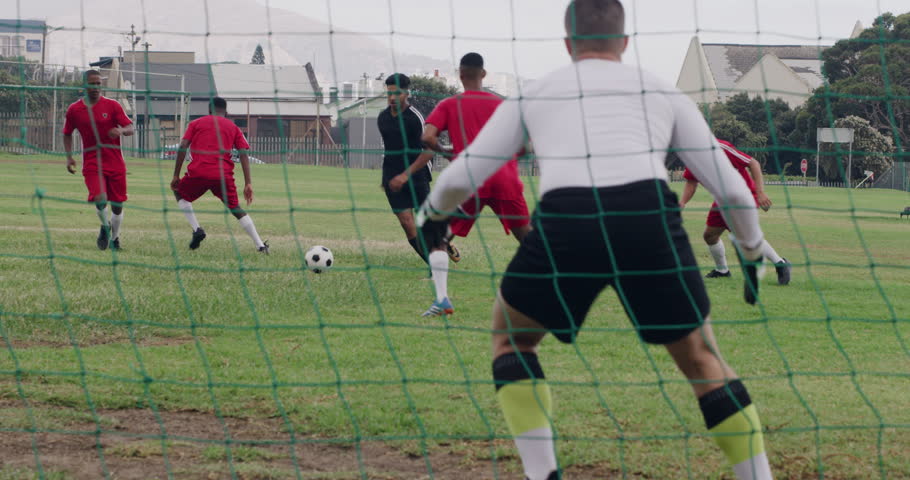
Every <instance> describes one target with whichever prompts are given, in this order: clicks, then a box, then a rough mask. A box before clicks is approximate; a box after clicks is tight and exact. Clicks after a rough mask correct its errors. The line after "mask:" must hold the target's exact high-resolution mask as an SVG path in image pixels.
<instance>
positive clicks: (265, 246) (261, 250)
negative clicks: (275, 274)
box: [256, 242, 269, 255]
mask: <svg viewBox="0 0 910 480" xmlns="http://www.w3.org/2000/svg"><path fill="white" fill-rule="evenodd" d="M256 251H257V252H259V253H264V254H266V255H268V254H269V242H262V246H261V247H259V249H258V250H256Z"/></svg>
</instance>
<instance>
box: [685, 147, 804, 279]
mask: <svg viewBox="0 0 910 480" xmlns="http://www.w3.org/2000/svg"><path fill="white" fill-rule="evenodd" d="M717 141H718V142H719V143H720V147H721V148H722V149H723V150H724V153H725V154H727V158H728V159H730V163H732V164H733V167H735V168H736V171H738V172H739V174H740V175H742V177H743V179H744V180H745V181H746V186H748V187H749V190H751V191H752V195H753V196H754V197H755V203H756V204H757V205H758V206H759V207H761V209H762V210H764V211H766V212H767V211H768V209H769V208H771V199H770V198H768V195H766V194H765V191H764V178H763V177H762V173H761V165H759V163H758V162H757V161H755V159H754V158H752V157H750V156H749V155H746V154H745V153H743V152H741V151H739V150H737V149H736V147H734V146H733V144H731V143H730V142H727V141H725V140H721V139H718V140H717ZM683 178H685V179H686V186H685V187H684V188H683V193H682V198H680V200H679V206H680V207H682V208H685V206H686V204H687V203H689V200H691V199H692V196H693V195H695V190H696V189H697V188H698V179H697V178H695V175H693V174H692V172H691V171H689V169H688V168H687V169H686V170H685V172H683ZM705 223H706V225H707V226H706V227H705V233H704V239H705V243H707V244H708V250H709V251H710V252H711V256H712V257H714V265H715V267H714V270H711V271H710V272H709V273H708V274H707V275H706V277H707V278H723V277H729V276H730V269H729V268H728V267H727V253H726V250H725V248H724V242H723V240H721V239H720V237H721V235H723V234H724V231H725V230H730V227H728V226H727V222H725V221H724V217H723V215H721V212H720V210H719V209H718V208H717V202H714V203H713V204H711V211H710V212H708V220H707V222H705ZM762 253H763V254H764V256H765V258H767V259H768V260H770V261H771V263H773V264H774V268H775V270H776V271H777V283H778V284H780V285H787V284H789V283H790V270H791V265H790V262H788V261H787V259H786V258H783V257H781V256H780V255H779V254H778V253H777V251H775V250H774V247H772V246H771V244H770V243H768V241H767V240H765V241H764V244H763V245H762Z"/></svg>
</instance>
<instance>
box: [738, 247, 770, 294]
mask: <svg viewBox="0 0 910 480" xmlns="http://www.w3.org/2000/svg"><path fill="white" fill-rule="evenodd" d="M739 261H740V264H741V265H742V267H743V276H744V277H745V278H744V279H743V299H744V300H745V301H746V303H748V304H749V305H755V302H756V301H757V300H758V277H759V268H761V267H762V266H763V263H764V261H763V259H762V258H761V257H758V258H757V259H756V260H755V261H753V262H749V261H746V260H745V259H743V258H742V257H740V259H739Z"/></svg>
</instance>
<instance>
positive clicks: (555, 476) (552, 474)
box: [525, 470, 562, 480]
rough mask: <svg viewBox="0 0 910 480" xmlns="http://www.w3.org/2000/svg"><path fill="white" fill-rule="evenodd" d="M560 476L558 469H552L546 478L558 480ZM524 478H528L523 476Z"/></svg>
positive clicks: (526, 479)
mask: <svg viewBox="0 0 910 480" xmlns="http://www.w3.org/2000/svg"><path fill="white" fill-rule="evenodd" d="M560 478H562V477H561V476H560V475H559V471H558V470H553V471H552V472H550V475H548V476H547V480H560ZM525 480H529V479H528V477H525Z"/></svg>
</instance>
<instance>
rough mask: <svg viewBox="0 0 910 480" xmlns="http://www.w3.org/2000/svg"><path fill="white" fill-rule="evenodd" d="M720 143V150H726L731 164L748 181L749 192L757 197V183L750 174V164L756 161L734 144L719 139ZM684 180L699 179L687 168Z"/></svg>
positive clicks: (695, 180) (694, 180)
mask: <svg viewBox="0 0 910 480" xmlns="http://www.w3.org/2000/svg"><path fill="white" fill-rule="evenodd" d="M717 141H718V142H719V143H720V148H722V149H723V150H724V153H725V154H727V158H728V159H729V160H730V163H732V164H733V168H735V169H736V171H737V172H739V174H740V175H742V177H743V180H745V181H746V186H747V187H749V191H751V192H752V195H755V181H754V180H752V175H750V174H749V163H750V162H754V161H755V159H754V158H752V157H750V156H748V155H746V154H745V153H743V152H740V151H739V150H737V149H736V147H734V146H733V144H732V143H730V142H728V141H726V140H721V139H717ZM683 178H685V179H686V180H691V181H693V182H697V181H698V179H697V178H695V175H693V174H692V172H690V171H689V169H688V168H686V171H685V172H683Z"/></svg>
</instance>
